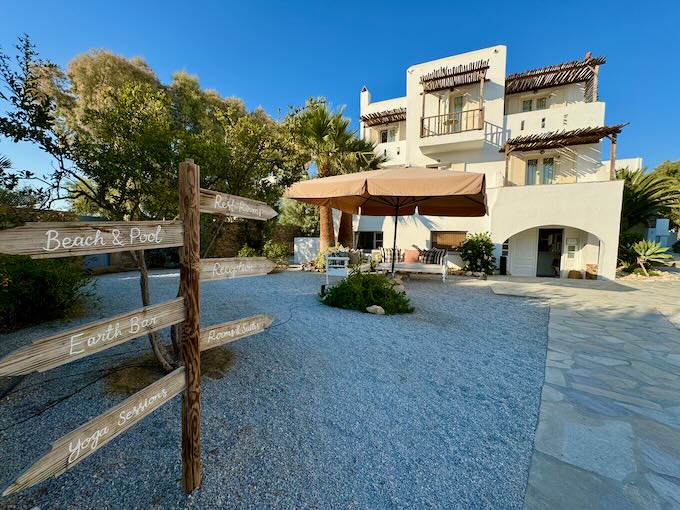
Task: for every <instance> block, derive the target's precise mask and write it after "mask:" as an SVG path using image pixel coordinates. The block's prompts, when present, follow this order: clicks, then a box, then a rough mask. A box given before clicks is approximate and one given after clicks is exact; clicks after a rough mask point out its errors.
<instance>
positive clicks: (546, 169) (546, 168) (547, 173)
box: [541, 158, 555, 184]
mask: <svg viewBox="0 0 680 510" xmlns="http://www.w3.org/2000/svg"><path fill="white" fill-rule="evenodd" d="M554 174H555V160H554V159H553V158H543V172H541V184H552V183H553V178H554Z"/></svg>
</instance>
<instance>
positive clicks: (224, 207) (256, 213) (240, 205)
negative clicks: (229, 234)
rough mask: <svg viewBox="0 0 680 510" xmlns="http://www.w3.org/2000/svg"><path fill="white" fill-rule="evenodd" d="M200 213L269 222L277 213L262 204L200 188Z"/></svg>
mask: <svg viewBox="0 0 680 510" xmlns="http://www.w3.org/2000/svg"><path fill="white" fill-rule="evenodd" d="M200 207H201V212H205V213H213V214H224V215H226V216H235V217H237V218H248V219H251V220H269V219H271V218H273V217H274V216H276V214H277V212H276V211H275V210H274V209H272V208H271V207H269V206H268V205H267V204H265V203H264V202H258V201H257V200H251V199H250V198H243V197H238V196H236V195H227V194H226V193H218V192H217V191H211V190H209V189H203V188H201V199H200Z"/></svg>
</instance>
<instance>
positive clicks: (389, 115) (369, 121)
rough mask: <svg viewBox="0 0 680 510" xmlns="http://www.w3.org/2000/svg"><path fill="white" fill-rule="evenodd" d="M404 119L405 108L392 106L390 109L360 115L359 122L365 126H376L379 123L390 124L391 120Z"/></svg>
mask: <svg viewBox="0 0 680 510" xmlns="http://www.w3.org/2000/svg"><path fill="white" fill-rule="evenodd" d="M403 120H406V108H405V107H403V106H402V107H400V108H394V109H392V110H383V111H381V112H374V113H367V114H366V115H362V116H361V122H363V123H364V124H365V125H366V126H368V127H371V126H378V125H380V124H390V123H392V122H400V121H403Z"/></svg>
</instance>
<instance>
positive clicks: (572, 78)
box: [505, 55, 606, 101]
mask: <svg viewBox="0 0 680 510" xmlns="http://www.w3.org/2000/svg"><path fill="white" fill-rule="evenodd" d="M605 62H606V58H605V57H591V56H590V55H588V56H586V58H585V59H583V60H573V61H571V62H565V63H563V64H557V65H553V66H548V67H541V68H538V69H531V70H529V71H523V72H521V73H514V74H510V75H508V77H507V78H506V79H505V93H506V95H507V94H519V93H522V92H530V91H534V90H540V89H546V88H550V87H559V86H560V85H568V84H570V83H580V82H585V83H586V93H585V98H586V101H597V78H598V70H599V66H601V65H602V64H604V63H605Z"/></svg>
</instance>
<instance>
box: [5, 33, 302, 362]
mask: <svg viewBox="0 0 680 510" xmlns="http://www.w3.org/2000/svg"><path fill="white" fill-rule="evenodd" d="M17 49H18V55H17V57H16V60H13V59H12V58H10V57H9V56H8V55H6V54H4V53H3V52H0V79H1V80H2V81H3V82H4V84H5V85H6V92H5V91H3V92H0V103H4V105H6V110H5V111H4V112H2V111H0V134H1V135H4V136H6V137H8V138H10V139H11V140H13V141H14V142H29V143H33V144H35V145H37V146H38V147H40V148H41V149H42V150H43V151H44V152H46V153H47V154H49V155H51V156H52V157H53V161H54V163H53V166H54V170H53V172H52V173H51V174H50V175H49V176H47V177H46V178H44V179H42V181H43V182H44V183H45V184H46V185H48V186H49V187H50V191H51V193H52V198H53V199H64V198H65V199H67V200H70V203H71V204H72V206H73V207H74V208H76V209H78V210H80V211H93V212H94V211H96V212H97V213H98V214H101V215H104V216H107V217H108V218H110V219H113V220H143V219H152V218H172V217H174V216H175V215H176V214H177V206H178V200H177V168H178V163H179V161H181V160H183V159H185V158H187V157H190V158H193V159H194V160H195V161H196V162H197V163H198V164H199V165H200V166H201V174H202V185H203V187H207V188H211V189H214V190H217V191H224V192H227V193H233V194H238V195H241V196H245V197H250V198H255V199H259V200H263V201H265V202H267V203H269V204H271V205H274V204H275V203H276V202H277V201H278V199H279V198H280V196H281V194H282V190H283V189H284V188H285V187H286V186H288V185H289V184H292V183H293V182H295V181H296V180H298V179H299V178H300V177H301V176H302V175H303V174H304V173H305V171H306V170H305V163H306V161H307V160H308V158H307V155H306V154H305V153H304V152H303V151H302V150H301V149H300V148H299V145H298V143H297V141H296V140H295V139H294V137H293V134H292V131H291V129H290V127H289V126H288V125H287V124H282V123H279V122H276V121H274V120H273V119H271V117H269V116H268V115H266V113H265V112H264V111H261V110H256V111H254V112H250V113H249V112H247V111H246V109H245V107H244V105H243V102H242V101H241V100H238V99H233V98H227V99H224V98H221V97H220V96H219V95H218V94H217V93H216V92H213V91H204V90H202V89H201V88H200V85H199V83H198V80H197V79H196V78H195V77H192V76H189V75H187V74H186V73H178V74H176V75H175V76H174V77H173V82H172V83H171V84H170V86H167V87H166V86H163V85H162V84H161V83H160V82H159V80H158V78H157V77H156V75H155V74H154V73H153V71H152V70H151V69H150V68H149V67H148V66H147V65H146V64H145V63H144V62H143V61H142V60H141V59H130V60H127V59H124V58H122V57H119V56H116V55H113V54H111V53H109V52H105V51H93V52H89V53H86V54H85V55H81V56H78V57H76V58H75V59H74V60H73V61H72V62H71V63H70V64H69V66H68V70H67V71H63V70H61V69H59V68H58V67H57V66H55V65H54V64H52V63H50V62H47V61H44V60H41V59H39V58H38V56H37V53H36V52H35V49H34V47H33V45H32V44H31V42H30V40H29V39H28V37H22V38H20V40H19V45H18V46H17ZM2 175H4V174H2ZM26 177H30V175H21V176H18V175H10V176H9V178H10V179H11V180H12V182H11V183H12V184H13V183H15V182H18V179H19V178H26ZM218 230H219V229H215V231H214V232H213V234H214V235H217V231H218ZM209 247H210V245H208V248H206V249H209ZM136 259H137V263H138V265H139V269H140V273H141V278H140V290H141V293H142V301H143V302H144V304H145V305H147V304H150V303H149V286H148V274H147V270H146V261H145V258H144V253H143V252H138V253H137V254H136ZM150 341H151V345H152V347H153V350H154V353H155V354H156V357H157V358H158V359H159V361H160V362H161V364H162V365H163V366H164V367H165V368H166V369H168V370H169V369H171V368H173V367H174V366H175V365H176V364H177V363H178V359H177V355H178V352H177V345H176V338H175V336H174V335H173V341H174V342H175V347H176V349H175V359H172V357H171V356H170V354H169V353H168V352H166V351H165V348H164V347H163V346H162V344H161V343H160V340H159V337H158V334H152V335H150Z"/></svg>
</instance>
